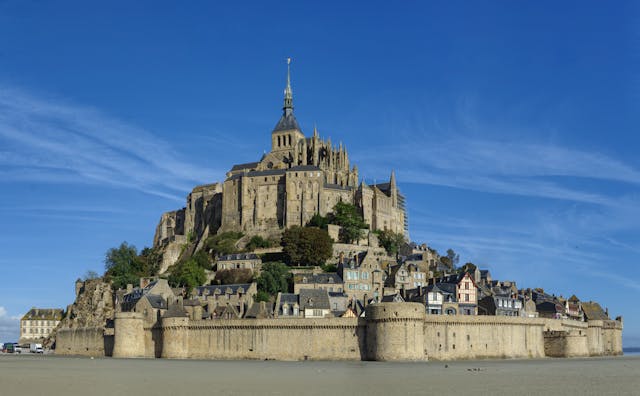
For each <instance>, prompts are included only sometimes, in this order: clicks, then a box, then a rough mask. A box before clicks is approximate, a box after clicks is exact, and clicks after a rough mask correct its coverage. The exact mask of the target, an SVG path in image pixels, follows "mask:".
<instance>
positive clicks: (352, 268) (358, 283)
mask: <svg viewBox="0 0 640 396" xmlns="http://www.w3.org/2000/svg"><path fill="white" fill-rule="evenodd" d="M338 275H339V276H340V277H341V278H342V281H343V292H344V293H345V294H347V295H348V296H349V297H352V298H354V299H357V300H364V299H367V298H373V299H375V300H379V299H380V298H382V296H383V295H384V281H385V279H386V274H385V273H384V271H382V269H381V268H380V264H379V262H378V260H376V259H375V258H374V257H373V256H372V254H371V253H370V252H368V251H365V252H361V253H359V254H355V255H354V257H353V258H352V259H348V260H341V261H340V262H338Z"/></svg>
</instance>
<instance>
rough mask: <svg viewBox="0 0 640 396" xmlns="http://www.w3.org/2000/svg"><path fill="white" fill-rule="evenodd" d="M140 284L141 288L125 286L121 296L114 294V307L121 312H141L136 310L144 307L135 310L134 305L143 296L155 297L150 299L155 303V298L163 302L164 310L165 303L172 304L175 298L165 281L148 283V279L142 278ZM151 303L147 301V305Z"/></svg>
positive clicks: (157, 280) (158, 280) (159, 280)
mask: <svg viewBox="0 0 640 396" xmlns="http://www.w3.org/2000/svg"><path fill="white" fill-rule="evenodd" d="M140 284H141V285H143V287H136V288H133V287H132V285H127V290H126V292H125V294H123V295H122V296H120V293H116V300H117V301H116V307H118V309H119V310H121V311H123V312H128V311H134V312H141V311H139V310H138V309H144V307H143V306H140V307H138V309H136V305H137V304H138V302H139V301H140V299H141V298H142V297H144V296H157V297H153V298H152V300H153V301H156V300H157V298H160V299H162V300H164V301H165V304H164V306H165V308H164V309H166V305H167V302H172V301H173V300H175V298H176V295H175V294H174V293H173V290H172V289H171V287H170V286H169V283H168V282H167V280H166V279H155V280H152V281H149V279H146V278H143V279H141V283H140ZM151 302H152V301H151V300H149V304H151ZM145 304H146V303H145ZM155 305H158V304H155ZM147 308H148V307H147Z"/></svg>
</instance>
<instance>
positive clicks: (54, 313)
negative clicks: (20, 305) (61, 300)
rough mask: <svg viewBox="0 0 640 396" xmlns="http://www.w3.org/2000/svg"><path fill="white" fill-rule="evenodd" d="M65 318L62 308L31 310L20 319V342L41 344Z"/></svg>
mask: <svg viewBox="0 0 640 396" xmlns="http://www.w3.org/2000/svg"><path fill="white" fill-rule="evenodd" d="M63 316H64V310H63V309H61V308H35V307H33V308H31V309H30V310H29V312H27V313H26V314H24V316H23V317H22V318H20V342H26V341H40V342H41V341H42V340H43V339H45V338H47V337H49V334H51V332H52V331H53V329H55V328H56V326H58V323H60V321H61V320H62V317H63Z"/></svg>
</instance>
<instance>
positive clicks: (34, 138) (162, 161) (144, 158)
mask: <svg viewBox="0 0 640 396" xmlns="http://www.w3.org/2000/svg"><path fill="white" fill-rule="evenodd" d="M0 143H2V145H1V147H2V151H0V167H2V168H3V170H2V171H0V180H1V181H4V182H15V181H31V182H41V183H80V184H94V185H107V186H111V187H116V188H128V189H135V190H139V191H142V192H144V193H148V194H152V195H157V196H161V197H164V198H167V199H172V200H177V201H180V202H182V201H184V196H183V195H184V192H185V191H189V190H190V189H191V188H192V187H193V185H195V184H197V183H202V182H206V181H208V180H210V178H212V177H215V176H216V175H219V174H221V173H222V172H217V171H214V170H212V169H205V168H203V167H201V166H196V165H193V164H191V163H189V162H188V161H186V160H184V159H182V158H180V155H179V154H178V153H176V152H175V150H174V149H173V148H172V147H171V146H170V145H169V144H168V143H167V142H165V141H163V140H162V139H160V138H159V137H158V136H155V135H153V134H151V133H149V132H148V131H145V130H143V129H141V128H137V127H133V126H131V125H127V124H125V123H123V122H121V121H118V120H116V119H114V118H111V117H108V116H106V115H104V114H102V113H100V112H99V111H96V110H94V109H91V108H87V107H82V106H76V105H71V104H63V103H61V101H59V100H45V99H41V98H37V97H35V96H33V95H30V94H27V93H25V92H23V91H20V90H15V89H7V88H4V89H1V90H0Z"/></svg>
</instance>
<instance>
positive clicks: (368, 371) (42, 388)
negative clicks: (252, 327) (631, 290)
mask: <svg viewBox="0 0 640 396" xmlns="http://www.w3.org/2000/svg"><path fill="white" fill-rule="evenodd" d="M427 393H431V394H440V395H443V394H445V395H446V394H451V395H461V394H469V393H473V394H476V395H485V394H491V395H638V394H640V356H637V355H635V356H623V357H616V358H611V357H607V358H589V359H539V360H476V361H456V362H421V363H382V362H325V361H318V362H313V361H306V362H277V361H197V360H164V359H155V360H153V359H111V358H100V359H91V358H85V357H82V358H80V357H56V356H51V355H50V356H33V355H22V356H13V355H0V394H1V395H47V396H51V395H69V396H73V395H91V396H99V395H132V394H137V395H145V394H153V395H183V394H200V395H211V394H216V395H254V394H262V395H292V394H307V395H326V394H340V395H342V394H344V395H388V394H402V395H423V394H427Z"/></svg>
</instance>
